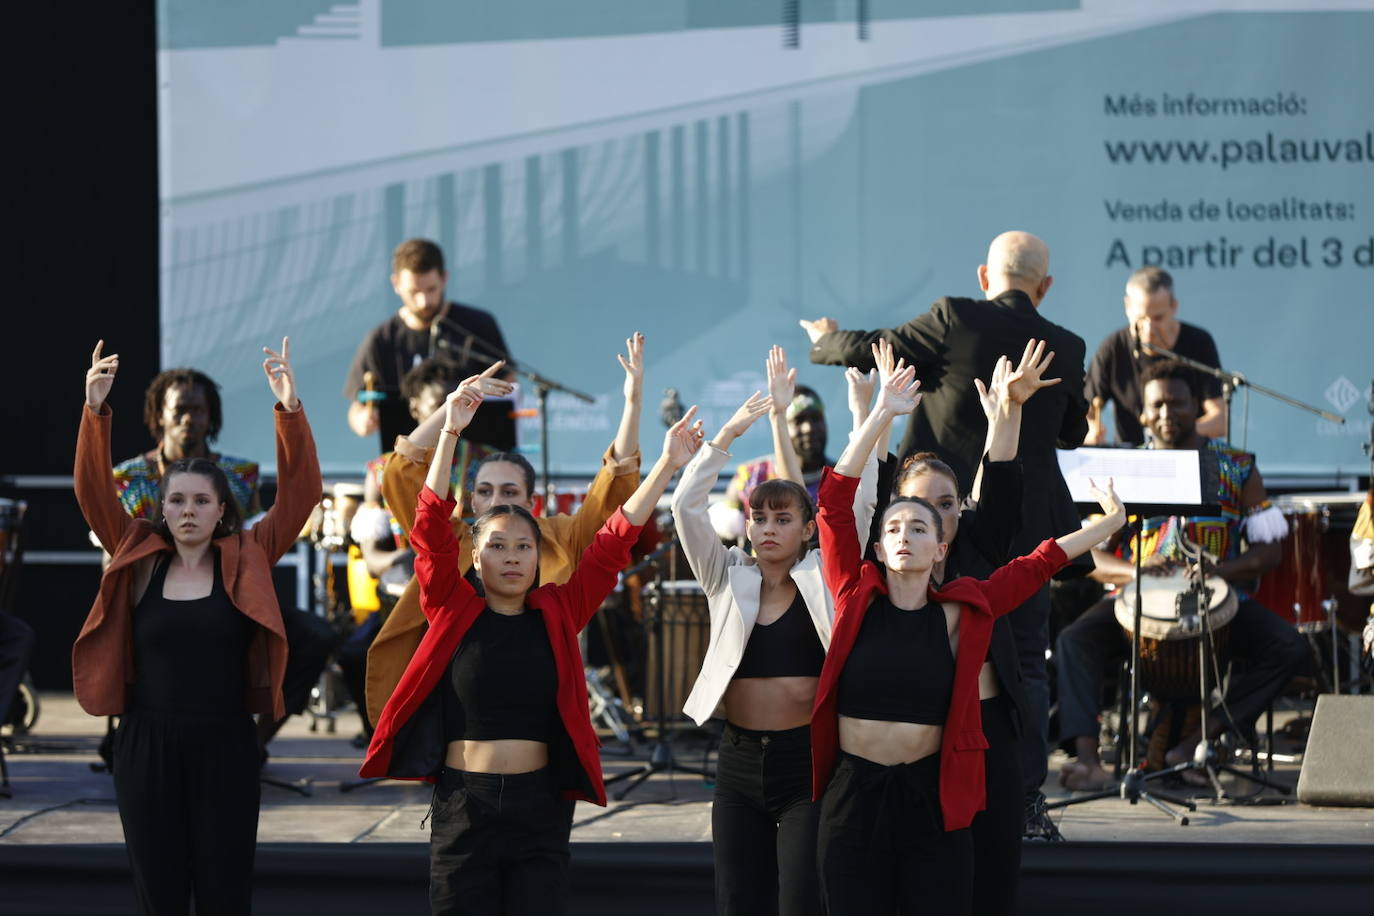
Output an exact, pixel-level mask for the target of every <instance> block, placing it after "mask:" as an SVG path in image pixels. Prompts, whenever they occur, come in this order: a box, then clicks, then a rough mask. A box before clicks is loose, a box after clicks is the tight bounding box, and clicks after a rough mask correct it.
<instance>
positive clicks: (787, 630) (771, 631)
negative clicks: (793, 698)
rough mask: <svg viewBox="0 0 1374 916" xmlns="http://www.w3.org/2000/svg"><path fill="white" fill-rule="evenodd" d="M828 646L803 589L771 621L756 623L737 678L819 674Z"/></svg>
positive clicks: (815, 675) (746, 646) (736, 672)
mask: <svg viewBox="0 0 1374 916" xmlns="http://www.w3.org/2000/svg"><path fill="white" fill-rule="evenodd" d="M824 664H825V647H824V646H822V645H821V637H820V636H819V635H818V634H817V633H816V626H815V624H813V623H812V622H811V612H810V611H808V610H807V609H806V602H805V601H804V600H803V599H802V596H801V592H800V591H799V592H797V597H795V598H793V599H792V603H791V604H789V605H788V606H787V610H785V611H783V612H782V616H781V617H779V618H778V619H777V620H775V621H773V622H772V623H768V624H763V623H755V624H754V629H753V630H752V631H751V632H750V633H749V642H748V643H746V644H745V646H744V657H743V658H741V659H740V660H739V667H738V668H736V669H735V675H734V676H735V677H737V678H741V677H820V675H821V666H822V665H824Z"/></svg>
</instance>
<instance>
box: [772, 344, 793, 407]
mask: <svg viewBox="0 0 1374 916" xmlns="http://www.w3.org/2000/svg"><path fill="white" fill-rule="evenodd" d="M767 368H768V396H769V397H770V398H772V400H773V410H774V411H775V412H777V413H785V412H786V411H787V406H788V405H789V404H791V403H792V398H793V396H794V395H795V394H796V390H797V370H796V369H788V368H787V353H786V352H785V351H784V350H783V348H782V347H779V346H777V345H776V344H774V345H773V348H772V349H771V350H769V351H768V360H767Z"/></svg>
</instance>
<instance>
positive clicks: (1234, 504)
mask: <svg viewBox="0 0 1374 916" xmlns="http://www.w3.org/2000/svg"><path fill="white" fill-rule="evenodd" d="M1142 447H1143V446H1142ZM1199 451H1200V452H1201V453H1202V464H1203V471H1202V479H1203V481H1204V485H1205V483H1206V481H1207V480H1209V479H1215V480H1216V483H1217V492H1216V497H1215V501H1216V502H1217V503H1219V504H1220V506H1221V514H1220V515H1206V516H1187V517H1182V516H1175V515H1169V516H1155V517H1152V518H1147V519H1145V522H1144V525H1143V529H1144V530H1143V532H1142V538H1143V541H1144V549H1145V553H1144V557H1145V558H1149V557H1152V556H1155V555H1156V554H1162V555H1164V556H1165V557H1168V558H1169V559H1174V560H1182V559H1184V554H1183V551H1182V544H1181V541H1180V538H1179V535H1180V533H1181V534H1183V535H1185V536H1186V537H1187V539H1188V541H1189V542H1191V543H1193V544H1201V545H1202V548H1203V549H1204V550H1206V551H1207V552H1208V553H1209V554H1211V555H1212V556H1213V557H1216V558H1217V560H1219V561H1220V560H1230V559H1233V558H1234V557H1237V556H1239V555H1240V553H1241V549H1240V542H1241V539H1240V526H1241V522H1242V521H1243V520H1244V517H1245V510H1244V509H1243V508H1242V506H1241V494H1242V493H1243V492H1244V491H1245V482H1246V481H1247V480H1249V479H1250V474H1251V473H1252V472H1253V471H1254V470H1255V456H1254V455H1252V454H1251V453H1249V452H1242V451H1241V450H1240V449H1236V448H1232V447H1231V446H1230V445H1228V444H1226V443H1225V442H1222V441H1220V440H1218V439H1208V440H1207V441H1206V443H1205V444H1204V445H1203V446H1202V448H1201V449H1199ZM1266 504H1267V503H1266ZM1261 508H1262V506H1261ZM1133 543H1134V541H1132V545H1133ZM1121 555H1122V557H1123V558H1124V559H1128V560H1130V559H1133V556H1134V555H1133V554H1132V553H1131V546H1130V545H1123V547H1122V550H1121Z"/></svg>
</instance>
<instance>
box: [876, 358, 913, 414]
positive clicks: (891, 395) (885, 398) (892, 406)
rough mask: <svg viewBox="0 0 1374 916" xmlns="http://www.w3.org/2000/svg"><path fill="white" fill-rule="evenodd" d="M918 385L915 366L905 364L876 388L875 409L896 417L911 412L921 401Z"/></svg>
mask: <svg viewBox="0 0 1374 916" xmlns="http://www.w3.org/2000/svg"><path fill="white" fill-rule="evenodd" d="M920 387H921V381H920V379H918V378H916V367H915V366H907V367H906V368H905V369H902V370H901V371H900V372H897V373H896V374H895V375H893V376H892V377H891V378H890V379H888V380H887V381H886V382H884V383H883V386H882V387H881V388H879V389H878V403H877V405H876V406H877V409H879V410H884V411H886V412H887V413H889V414H891V415H893V416H897V417H900V416H904V415H905V414H909V413H911V412H912V411H913V410H915V409H916V405H917V404H919V403H921V395H920V393H919V392H918V390H917V389H919V388H920Z"/></svg>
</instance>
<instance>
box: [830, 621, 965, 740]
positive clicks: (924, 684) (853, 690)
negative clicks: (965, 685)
mask: <svg viewBox="0 0 1374 916" xmlns="http://www.w3.org/2000/svg"><path fill="white" fill-rule="evenodd" d="M953 693H954V653H953V652H952V651H950V646H949V631H948V629H947V628H946V627H945V611H944V608H943V607H941V606H940V604H939V603H938V602H934V601H932V602H930V603H929V604H927V605H926V606H925V607H922V608H917V609H916V610H914V611H904V610H902V609H901V608H898V607H895V606H893V604H892V602H891V601H890V600H889V599H888V597H887V596H886V595H883V594H875V595H874V596H873V603H872V604H871V605H869V608H868V613H866V614H865V615H864V621H863V625H862V626H861V627H860V628H859V635H858V637H857V638H856V639H855V640H854V648H853V649H852V650H851V651H850V653H849V657H848V658H847V659H845V663H844V670H843V671H841V672H840V684H839V690H838V693H837V694H836V701H837V703H838V711H839V713H840V715H842V716H849V717H850V718H853V719H878V720H880V721H883V722H916V723H920V724H923V725H944V724H945V717H946V716H947V715H948V713H949V701H950V697H951V696H952V695H953Z"/></svg>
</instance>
